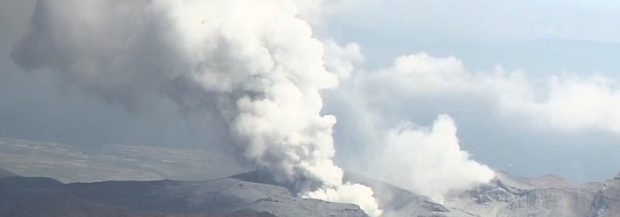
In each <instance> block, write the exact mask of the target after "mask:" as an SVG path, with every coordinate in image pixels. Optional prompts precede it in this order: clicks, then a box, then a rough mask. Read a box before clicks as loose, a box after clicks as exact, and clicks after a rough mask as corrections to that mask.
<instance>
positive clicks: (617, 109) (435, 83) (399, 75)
mask: <svg viewBox="0 0 620 217" xmlns="http://www.w3.org/2000/svg"><path fill="white" fill-rule="evenodd" d="M356 79H357V84H356V85H357V86H358V87H361V88H358V89H361V90H363V91H364V93H360V94H363V95H366V96H367V97H368V98H369V99H370V101H372V103H373V104H374V105H381V104H383V103H386V102H383V101H384V100H385V99H386V98H387V97H388V96H389V97H396V98H399V99H400V100H406V99H408V98H411V97H414V98H415V97H438V98H443V99H446V98H447V99H452V100H454V99H461V100H462V99H464V98H467V99H470V101H471V102H472V103H474V102H486V103H488V104H489V106H491V108H490V110H492V111H494V112H495V113H496V114H498V115H503V116H508V117H513V118H515V117H516V118H517V119H519V118H524V120H527V122H528V124H531V125H532V126H535V127H543V128H548V127H549V128H552V129H555V130H561V131H565V130H571V131H572V130H582V131H583V130H603V131H608V132H612V133H617V134H620V88H619V86H618V84H617V82H616V81H613V80H610V79H608V78H605V77H600V76H588V77H580V76H577V75H571V74H566V73H565V74H560V75H554V76H552V77H549V78H548V79H546V80H544V81H539V80H534V79H532V78H529V77H527V76H525V75H524V74H523V73H521V72H518V71H516V72H506V71H505V70H504V69H502V68H501V67H496V68H495V69H494V70H493V71H491V72H470V71H468V70H467V69H466V68H465V67H464V65H463V63H462V62H461V61H460V60H458V59H456V58H454V57H447V58H437V57H431V56H429V55H427V54H425V53H421V54H416V55H409V56H403V57H399V58H397V59H396V60H395V61H394V64H393V65H392V66H390V67H388V68H385V69H382V70H378V71H377V72H371V73H365V74H362V73H360V74H358V77H357V78H356ZM455 101H456V100H455ZM407 103H408V102H407Z"/></svg>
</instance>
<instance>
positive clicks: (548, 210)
mask: <svg viewBox="0 0 620 217" xmlns="http://www.w3.org/2000/svg"><path fill="white" fill-rule="evenodd" d="M446 198H447V200H446V201H445V205H446V206H447V207H448V208H449V209H451V210H456V211H462V212H465V213H469V214H471V215H472V216H503V217H521V216H532V217H555V216H562V217H618V216H620V202H619V201H620V180H618V179H612V180H608V181H605V182H601V183H588V184H576V183H570V182H567V181H565V180H562V179H561V178H558V177H554V176H542V177H538V178H518V177H512V176H510V175H508V174H506V173H503V172H498V173H497V177H496V178H495V179H493V180H492V181H491V182H490V183H488V184H484V185H481V186H478V187H475V188H473V189H471V190H467V191H462V192H453V193H452V194H451V195H449V196H448V197H446Z"/></svg>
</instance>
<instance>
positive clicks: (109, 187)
mask: <svg viewBox="0 0 620 217" xmlns="http://www.w3.org/2000/svg"><path fill="white" fill-rule="evenodd" d="M0 216H3V217H5V216H6V217H13V216H15V217H18V216H19V217H38V216H48V217H61V216H62V217H67V216H68V217H71V216H76V217H77V216H79V217H99V216H106V217H115V216H119V217H121V216H122V217H124V216H127V217H129V216H137V217H142V216H144V217H146V216H175V217H190V216H205V217H206V216H209V217H210V216H231V217H232V216H264V217H268V216H287V217H288V216H290V217H294V216H299V217H302V216H321V217H328V216H345V217H347V216H348V217H365V216H366V214H364V213H363V212H362V211H361V210H360V209H359V208H358V207H357V206H355V205H350V204H338V203H330V202H325V201H320V200H313V199H302V198H298V197H295V196H293V195H292V194H291V193H290V192H289V191H288V190H287V189H285V188H283V187H279V186H275V185H267V184H261V183H253V182H247V181H243V180H239V179H234V178H223V179H216V180H212V181H204V182H185V181H108V182H96V183H73V184H63V183H61V182H58V181H56V180H54V179H50V178H26V177H7V178H3V179H0Z"/></svg>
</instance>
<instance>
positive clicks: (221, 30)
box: [13, 0, 381, 216]
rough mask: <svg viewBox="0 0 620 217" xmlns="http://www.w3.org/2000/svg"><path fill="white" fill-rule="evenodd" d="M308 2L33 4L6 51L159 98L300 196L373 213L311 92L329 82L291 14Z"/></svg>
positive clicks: (75, 79)
mask: <svg viewBox="0 0 620 217" xmlns="http://www.w3.org/2000/svg"><path fill="white" fill-rule="evenodd" d="M316 4H318V3H317V1H292V0H264V1H246V0H202V1H201V0H152V1H125V0H92V1H82V0H40V1H39V2H38V3H37V6H36V7H37V8H36V10H35V14H34V16H33V23H32V28H31V31H30V32H29V33H28V34H27V35H26V36H25V37H24V38H23V40H22V41H21V42H20V44H19V45H18V46H17V48H16V49H15V50H14V53H13V58H14V60H15V62H16V63H18V64H19V65H20V66H21V67H22V68H24V69H27V70H33V69H48V70H50V71H52V72H54V73H57V74H59V75H60V76H61V78H62V81H63V82H67V83H70V84H74V85H77V86H79V87H81V88H83V89H85V90H86V91H88V92H91V93H93V94H95V95H98V96H101V97H103V98H104V99H106V100H107V101H110V102H114V103H121V104H123V105H124V106H126V107H128V108H130V109H135V108H138V107H139V106H140V105H142V104H143V101H146V100H148V98H150V97H157V96H165V97H168V98H170V99H171V100H173V101H175V102H177V103H178V104H179V106H180V107H181V108H182V109H183V110H184V111H187V112H202V113H201V114H203V115H204V116H208V117H209V120H211V121H213V124H211V125H214V126H218V125H219V126H222V127H224V128H226V132H227V133H228V134H229V137H230V139H231V141H230V142H231V143H232V144H235V145H236V147H237V148H238V150H239V153H240V155H241V156H242V157H243V158H244V159H245V160H247V161H249V162H250V163H251V164H252V165H254V166H255V167H256V168H257V169H259V170H262V171H266V172H269V174H271V175H272V176H273V177H274V179H275V180H276V181H278V182H280V183H284V184H288V185H290V186H293V188H294V189H296V190H297V191H299V193H300V195H303V196H307V197H315V198H320V199H326V200H331V201H336V202H352V203H356V204H358V205H360V206H361V208H362V209H363V210H364V211H366V212H367V213H368V214H369V215H372V216H377V215H380V214H381V211H380V210H379V209H378V206H377V203H376V201H375V199H374V198H373V192H372V190H371V189H370V188H368V187H366V186H363V185H359V184H351V183H343V180H342V179H343V171H342V169H340V168H339V167H338V166H336V165H335V164H334V162H333V160H332V158H333V157H334V155H335V150H334V144H333V139H332V127H333V125H334V124H335V122H336V119H335V117H333V116H330V115H322V114H321V110H322V106H323V105H322V103H323V102H322V98H321V95H320V93H319V91H321V90H323V89H326V88H332V87H335V86H336V85H337V84H338V78H337V77H336V76H335V75H334V74H332V73H330V72H328V71H327V70H326V69H325V66H324V64H323V53H324V52H323V44H322V43H321V42H320V41H319V40H317V39H316V38H314V37H313V36H312V29H311V27H310V25H309V24H308V23H307V22H306V21H305V20H303V19H300V18H299V17H304V16H309V15H307V14H303V15H302V14H300V13H301V12H304V13H306V12H307V11H313V9H314V8H315V7H318V6H317V5H316Z"/></svg>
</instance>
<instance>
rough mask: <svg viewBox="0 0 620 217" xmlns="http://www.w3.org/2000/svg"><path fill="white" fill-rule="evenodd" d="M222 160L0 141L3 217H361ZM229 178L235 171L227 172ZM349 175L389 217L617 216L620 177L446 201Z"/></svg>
mask: <svg viewBox="0 0 620 217" xmlns="http://www.w3.org/2000/svg"><path fill="white" fill-rule="evenodd" d="M219 158H221V156H212V155H210V154H209V153H205V152H199V151H189V150H182V149H173V148H153V147H142V146H118V145H117V146H107V147H104V148H103V149H101V150H98V151H96V152H93V151H88V150H78V149H76V148H74V147H72V146H68V145H62V144H55V143H41V142H30V141H24V140H12V139H0V168H5V169H7V170H5V169H0V216H2V217H31V216H32V217H34V216H46V217H61V216H62V217H72V216H76V217H78V216H79V217H91V216H93V217H95V216H96V217H99V216H102V217H103V216H106V217H109V216H112V217H114V216H119V217H125V216H127V217H130V216H131V217H146V216H155V217H160V216H161V217H164V216H166V217H172V216H175V217H197V216H205V217H211V216H214V217H216V216H230V217H234V216H263V217H269V216H278V217H280V216H325V217H327V216H366V215H365V214H364V213H363V212H362V211H361V210H360V209H359V208H358V207H357V206H355V205H350V204H338V203H330V202H325V201H320V200H312V199H302V198H299V197H296V196H295V195H293V194H292V193H291V192H290V191H289V190H288V189H287V188H285V187H283V186H279V185H277V184H276V183H274V182H272V181H270V180H269V179H268V178H265V177H266V176H264V175H260V174H258V173H256V172H245V173H243V171H244V170H243V169H242V168H240V167H230V168H223V167H221V166H222V165H221V164H218V160H220V159H219ZM196 162H198V163H196ZM211 170H213V171H214V172H213V174H209V173H210V171H211ZM232 172H236V173H239V174H238V175H232V176H230V175H225V174H229V173H232ZM15 174H19V175H24V176H47V177H50V178H36V177H30V178H28V177H20V176H17V175H15ZM196 174H201V175H196ZM213 176H219V177H226V178H213ZM345 178H346V179H347V180H348V181H352V182H356V183H362V184H365V185H368V186H371V187H372V188H373V189H374V190H375V196H376V197H377V198H378V200H379V202H380V205H381V207H382V209H383V210H384V215H383V216H385V217H410V216H415V217H495V216H502V217H523V216H525V217H620V174H618V175H617V176H616V177H614V178H610V179H609V180H605V181H602V182H593V183H572V182H569V181H566V180H563V179H562V178H559V177H555V176H551V175H547V176H541V177H534V178H523V177H515V176H511V175H510V174H508V173H505V172H497V175H496V177H495V178H494V179H493V180H492V181H491V182H489V183H487V184H483V185H480V186H476V187H473V188H471V189H469V190H465V191H454V192H451V193H449V194H448V195H446V196H445V198H444V201H443V202H442V203H439V202H436V201H432V200H431V199H429V198H428V197H425V196H422V195H419V194H416V193H414V192H411V191H408V190H406V189H403V188H400V187H398V186H395V185H392V184H390V183H387V182H384V181H380V180H376V179H372V178H368V177H365V176H363V175H360V174H353V173H348V174H346V177H345ZM57 180H59V181H57ZM105 180H141V181H105ZM149 180H151V181H149ZM172 180H197V181H172ZM205 180H207V181H205Z"/></svg>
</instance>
